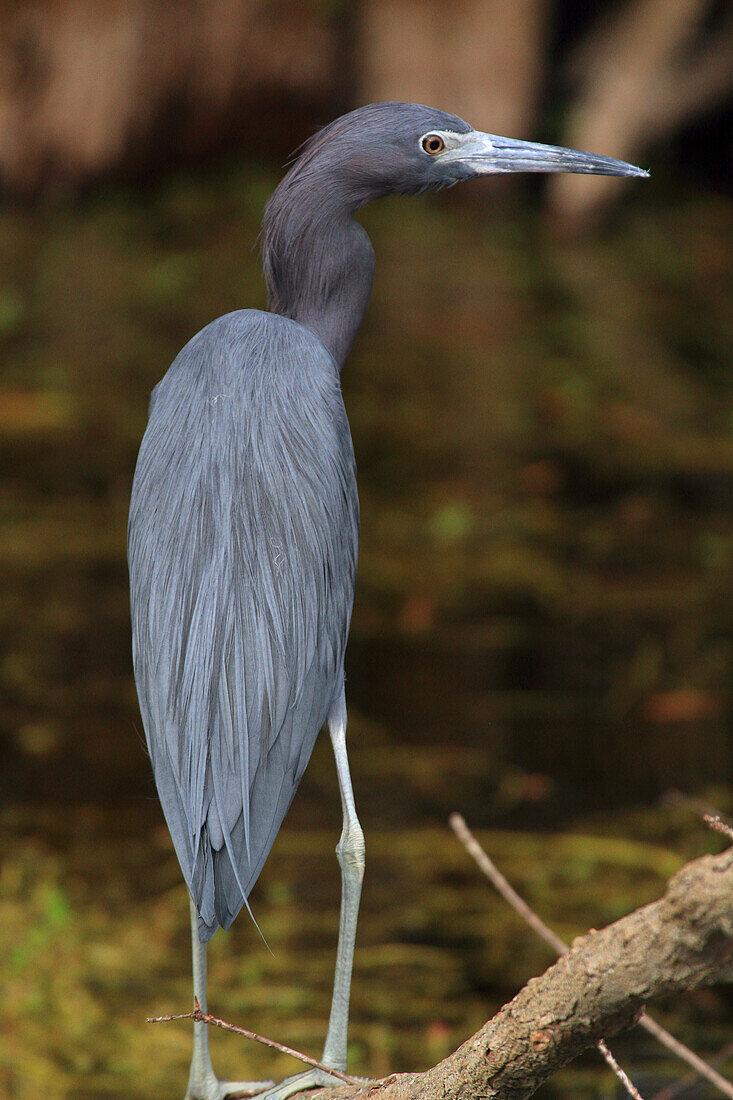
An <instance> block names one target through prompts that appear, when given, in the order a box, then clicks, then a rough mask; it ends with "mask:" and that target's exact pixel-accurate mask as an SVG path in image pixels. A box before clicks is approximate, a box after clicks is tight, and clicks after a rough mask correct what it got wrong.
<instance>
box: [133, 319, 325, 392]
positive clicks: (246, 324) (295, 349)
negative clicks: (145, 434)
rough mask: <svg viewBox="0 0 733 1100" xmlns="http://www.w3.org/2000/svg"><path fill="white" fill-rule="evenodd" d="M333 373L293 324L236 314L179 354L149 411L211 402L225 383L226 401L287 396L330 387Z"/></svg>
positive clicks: (316, 343)
mask: <svg viewBox="0 0 733 1100" xmlns="http://www.w3.org/2000/svg"><path fill="white" fill-rule="evenodd" d="M338 373H339V372H338V366H337V364H336V361H335V360H334V358H333V356H332V355H331V353H330V352H329V351H328V349H327V348H326V347H325V345H324V344H323V343H322V342H321V341H320V340H319V338H318V337H317V336H316V335H315V334H314V333H312V332H310V330H309V329H307V328H305V327H304V326H303V325H301V324H299V323H298V322H297V321H293V320H291V319H290V318H288V317H282V316H280V315H279V314H276V313H267V312H265V311H264V310H259V309H240V310H235V311H233V312H232V313H225V314H224V315H223V316H221V317H217V318H216V319H215V320H213V321H211V322H209V324H208V325H205V326H204V327H203V328H202V329H200V331H199V332H197V333H196V335H195V336H193V337H192V338H191V339H190V340H189V341H188V343H187V344H185V345H184V347H183V348H181V350H180V352H179V353H178V355H177V356H176V358H175V359H174V360H173V362H172V364H171V366H170V367H169V369H168V371H167V372H166V374H165V375H164V377H163V378H162V379H161V381H160V382H159V383H158V385H157V386H156V387H155V389H154V390H153V397H152V402H151V408H152V407H154V405H155V403H156V402H157V401H158V400H159V399H160V398H165V396H166V395H168V394H170V395H172V396H174V397H175V399H180V398H181V397H182V396H183V397H184V398H185V399H187V400H191V401H195V400H197V399H198V398H200V397H209V398H215V397H217V396H221V395H224V394H225V392H226V391H223V390H219V391H216V389H215V388H216V387H217V386H219V387H221V386H222V385H224V384H226V383H229V384H230V386H231V390H230V392H231V394H232V396H236V395H242V396H244V395H246V396H247V398H248V399H250V400H251V399H252V398H253V397H256V396H257V394H258V393H261V392H263V391H267V390H271V389H272V388H273V387H274V386H279V387H281V388H283V389H284V390H287V391H293V390H294V389H297V388H300V387H307V386H309V385H310V386H312V384H313V382H314V381H316V382H317V381H318V380H320V379H323V380H327V381H328V382H330V383H331V384H333V383H334V382H335V381H337V379H338ZM212 387H214V389H213V390H212Z"/></svg>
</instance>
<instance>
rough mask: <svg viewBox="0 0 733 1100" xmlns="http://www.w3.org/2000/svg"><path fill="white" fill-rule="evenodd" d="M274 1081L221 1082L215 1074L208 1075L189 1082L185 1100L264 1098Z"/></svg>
mask: <svg viewBox="0 0 733 1100" xmlns="http://www.w3.org/2000/svg"><path fill="white" fill-rule="evenodd" d="M273 1084H274V1082H273V1081H220V1080H219V1079H218V1077H216V1076H215V1074H214V1073H213V1072H212V1073H208V1074H206V1075H205V1076H201V1077H199V1078H197V1079H196V1080H189V1082H188V1089H187V1090H186V1096H185V1098H184V1100H225V1097H227V1096H232V1097H242V1100H244V1098H245V1097H249V1096H257V1097H259V1096H262V1094H263V1090H264V1089H269V1088H270V1087H271V1086H272V1085H273Z"/></svg>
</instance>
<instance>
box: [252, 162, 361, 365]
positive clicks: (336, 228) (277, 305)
mask: <svg viewBox="0 0 733 1100" xmlns="http://www.w3.org/2000/svg"><path fill="white" fill-rule="evenodd" d="M357 205H360V204H359V203H358V202H357V201H354V200H350V199H349V196H348V195H347V194H346V188H345V187H338V186H336V183H335V180H334V178H333V177H331V176H329V177H328V178H326V174H325V173H322V172H319V171H318V166H317V164H313V163H311V162H308V161H306V162H305V163H303V162H298V163H296V164H295V165H294V166H293V168H292V169H291V170H290V172H289V173H288V175H287V176H285V178H284V179H283V181H282V182H281V183H280V185H279V187H278V188H277V189H276V190H275V192H274V193H273V195H272V197H271V199H270V201H269V202H268V204H267V208H266V210H265V218H264V222H263V229H262V262H263V267H264V270H265V280H266V282H267V289H268V293H269V308H270V309H271V310H272V311H273V312H274V313H279V314H281V315H282V316H283V317H290V318H292V320H294V321H298V323H299V324H301V325H304V326H305V327H306V328H308V329H310V331H311V332H313V333H314V334H315V335H316V336H318V338H319V339H320V340H321V341H322V342H323V343H324V344H325V346H326V347H327V348H328V350H329V351H330V352H331V354H332V355H333V357H334V359H335V360H336V362H337V363H338V365H339V367H341V366H342V365H343V362H344V359H345V358H346V356H347V355H348V353H349V349H350V348H351V345H352V343H353V341H354V337H355V336H356V333H357V330H358V328H359V325H360V324H361V322H362V319H363V317H364V314H365V312H366V308H367V305H368V304H369V296H370V294H371V290H372V281H373V278H374V251H373V249H372V246H371V242H370V240H369V237H368V236H367V234H366V232H365V230H364V229H363V228H362V226H361V225H359V223H358V222H356V221H354V218H353V213H354V210H355V209H356V206H357Z"/></svg>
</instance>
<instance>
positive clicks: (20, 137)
mask: <svg viewBox="0 0 733 1100" xmlns="http://www.w3.org/2000/svg"><path fill="white" fill-rule="evenodd" d="M334 69H335V36H334V34H333V31H332V28H331V26H330V25H329V22H328V19H327V12H325V11H324V12H323V13H321V15H320V17H319V16H318V13H317V10H316V9H315V8H314V7H312V6H310V5H298V4H286V3H284V2H278V3H273V2H271V0H270V2H265V0H181V2H176V3H171V2H170V0H55V2H52V0H23V2H21V0H0V184H2V185H3V186H5V187H6V188H9V189H11V190H15V191H29V190H35V189H41V190H44V189H47V188H48V186H51V185H53V184H54V183H57V182H65V183H66V182H67V183H71V184H74V183H76V182H78V181H83V180H84V179H86V178H88V177H89V176H94V175H96V174H99V173H100V172H104V171H106V170H109V169H110V168H112V167H116V166H118V165H119V164H120V163H121V162H122V161H123V159H124V157H125V156H126V155H128V154H129V152H130V150H131V149H137V150H145V151H146V153H149V154H150V155H149V156H148V155H145V156H144V157H143V158H142V159H143V160H145V161H147V160H150V159H153V155H154V154H156V153H157V154H158V155H160V154H161V149H160V144H161V142H162V143H165V142H166V141H167V142H168V143H170V145H171V151H172V152H174V151H175V150H174V149H173V145H174V143H175V146H176V148H179V149H180V148H181V147H183V148H185V149H186V151H187V152H188V153H189V155H195V154H196V152H198V151H199V150H201V149H205V148H206V147H207V145H210V144H211V142H212V136H215V135H216V134H218V133H221V132H222V131H226V129H227V126H228V127H229V128H230V130H231V129H234V128H236V129H238V130H240V131H244V132H245V133H247V132H248V128H249V129H250V132H257V131H256V130H254V131H253V127H252V124H253V123H254V121H255V120H253V119H247V117H246V115H245V117H244V118H242V115H243V114H244V111H243V106H244V105H246V104H247V103H248V102H252V103H258V104H261V103H263V102H266V100H267V98H268V96H270V95H275V96H280V97H282V96H287V95H291V96H293V97H308V96H310V97H319V96H320V97H324V98H325V96H326V95H327V94H328V92H329V91H330V88H331V86H332V83H333V77H332V74H333V71H334ZM156 134H158V135H159V137H160V140H158V141H156Z"/></svg>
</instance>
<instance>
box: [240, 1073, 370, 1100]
mask: <svg viewBox="0 0 733 1100" xmlns="http://www.w3.org/2000/svg"><path fill="white" fill-rule="evenodd" d="M357 1080H358V1078H357ZM343 1083H344V1082H343V1081H342V1080H341V1079H340V1078H339V1077H333V1076H332V1075H331V1074H330V1073H325V1072H324V1071H323V1070H322V1069H309V1070H306V1071H305V1073H296V1074H295V1076H294V1077H286V1078H285V1080H284V1081H281V1082H280V1084H279V1085H275V1087H274V1088H272V1089H267V1091H266V1092H263V1093H260V1095H259V1096H258V1097H257V1100H287V1098H288V1097H289V1096H294V1095H295V1093H297V1092H304V1091H305V1090H306V1089H322V1088H329V1087H330V1088H337V1087H338V1086H339V1085H343Z"/></svg>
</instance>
